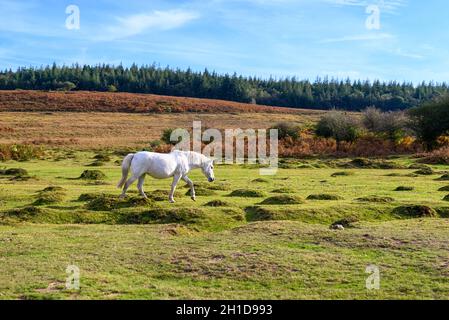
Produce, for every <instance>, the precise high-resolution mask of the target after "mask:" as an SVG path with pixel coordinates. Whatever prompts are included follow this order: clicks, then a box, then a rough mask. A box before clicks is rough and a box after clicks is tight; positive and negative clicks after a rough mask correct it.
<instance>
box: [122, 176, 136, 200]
mask: <svg viewBox="0 0 449 320" xmlns="http://www.w3.org/2000/svg"><path fill="white" fill-rule="evenodd" d="M138 178H139V177H136V176H135V175H133V176H131V178H129V179H128V181H126V183H125V186H124V187H123V191H122V194H121V195H120V199H123V198H124V197H125V196H126V191H128V188H129V187H130V186H131V185H132V184H133V183H134V181H136V180H137V179H138Z"/></svg>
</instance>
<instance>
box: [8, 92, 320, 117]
mask: <svg viewBox="0 0 449 320" xmlns="http://www.w3.org/2000/svg"><path fill="white" fill-rule="evenodd" d="M0 111H50V112H51V111H66V112H129V113H149V112H157V113H179V112H200V113H232V112H239V113H240V112H250V113H291V114H298V113H300V114H305V113H306V114H312V115H313V114H316V113H320V111H314V110H304V109H291V108H279V107H271V106H261V105H255V104H246V103H238V102H231V101H224V100H213V99H198V98H186V97H171V96H160V95H153V94H136V93H110V92H90V91H73V92H46V91H31V90H28V91H27V90H14V91H1V90H0Z"/></svg>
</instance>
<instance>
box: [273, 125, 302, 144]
mask: <svg viewBox="0 0 449 320" xmlns="http://www.w3.org/2000/svg"><path fill="white" fill-rule="evenodd" d="M270 129H277V130H278V138H279V139H280V140H282V139H285V138H291V139H293V140H296V139H298V138H299V131H300V128H299V126H298V125H296V124H293V123H290V122H281V123H278V124H276V125H275V126H273V127H271V128H270Z"/></svg>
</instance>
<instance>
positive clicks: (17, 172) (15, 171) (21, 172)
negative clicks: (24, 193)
mask: <svg viewBox="0 0 449 320" xmlns="http://www.w3.org/2000/svg"><path fill="white" fill-rule="evenodd" d="M0 174H1V175H4V176H16V177H23V176H28V171H26V170H25V169H22V168H10V169H5V170H0Z"/></svg>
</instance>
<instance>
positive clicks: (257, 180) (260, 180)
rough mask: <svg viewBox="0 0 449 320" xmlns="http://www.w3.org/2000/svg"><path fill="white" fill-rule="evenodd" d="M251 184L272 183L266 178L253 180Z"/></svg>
mask: <svg viewBox="0 0 449 320" xmlns="http://www.w3.org/2000/svg"><path fill="white" fill-rule="evenodd" d="M251 182H257V183H270V180H268V179H264V178H257V179H254V180H252V181H251Z"/></svg>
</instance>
